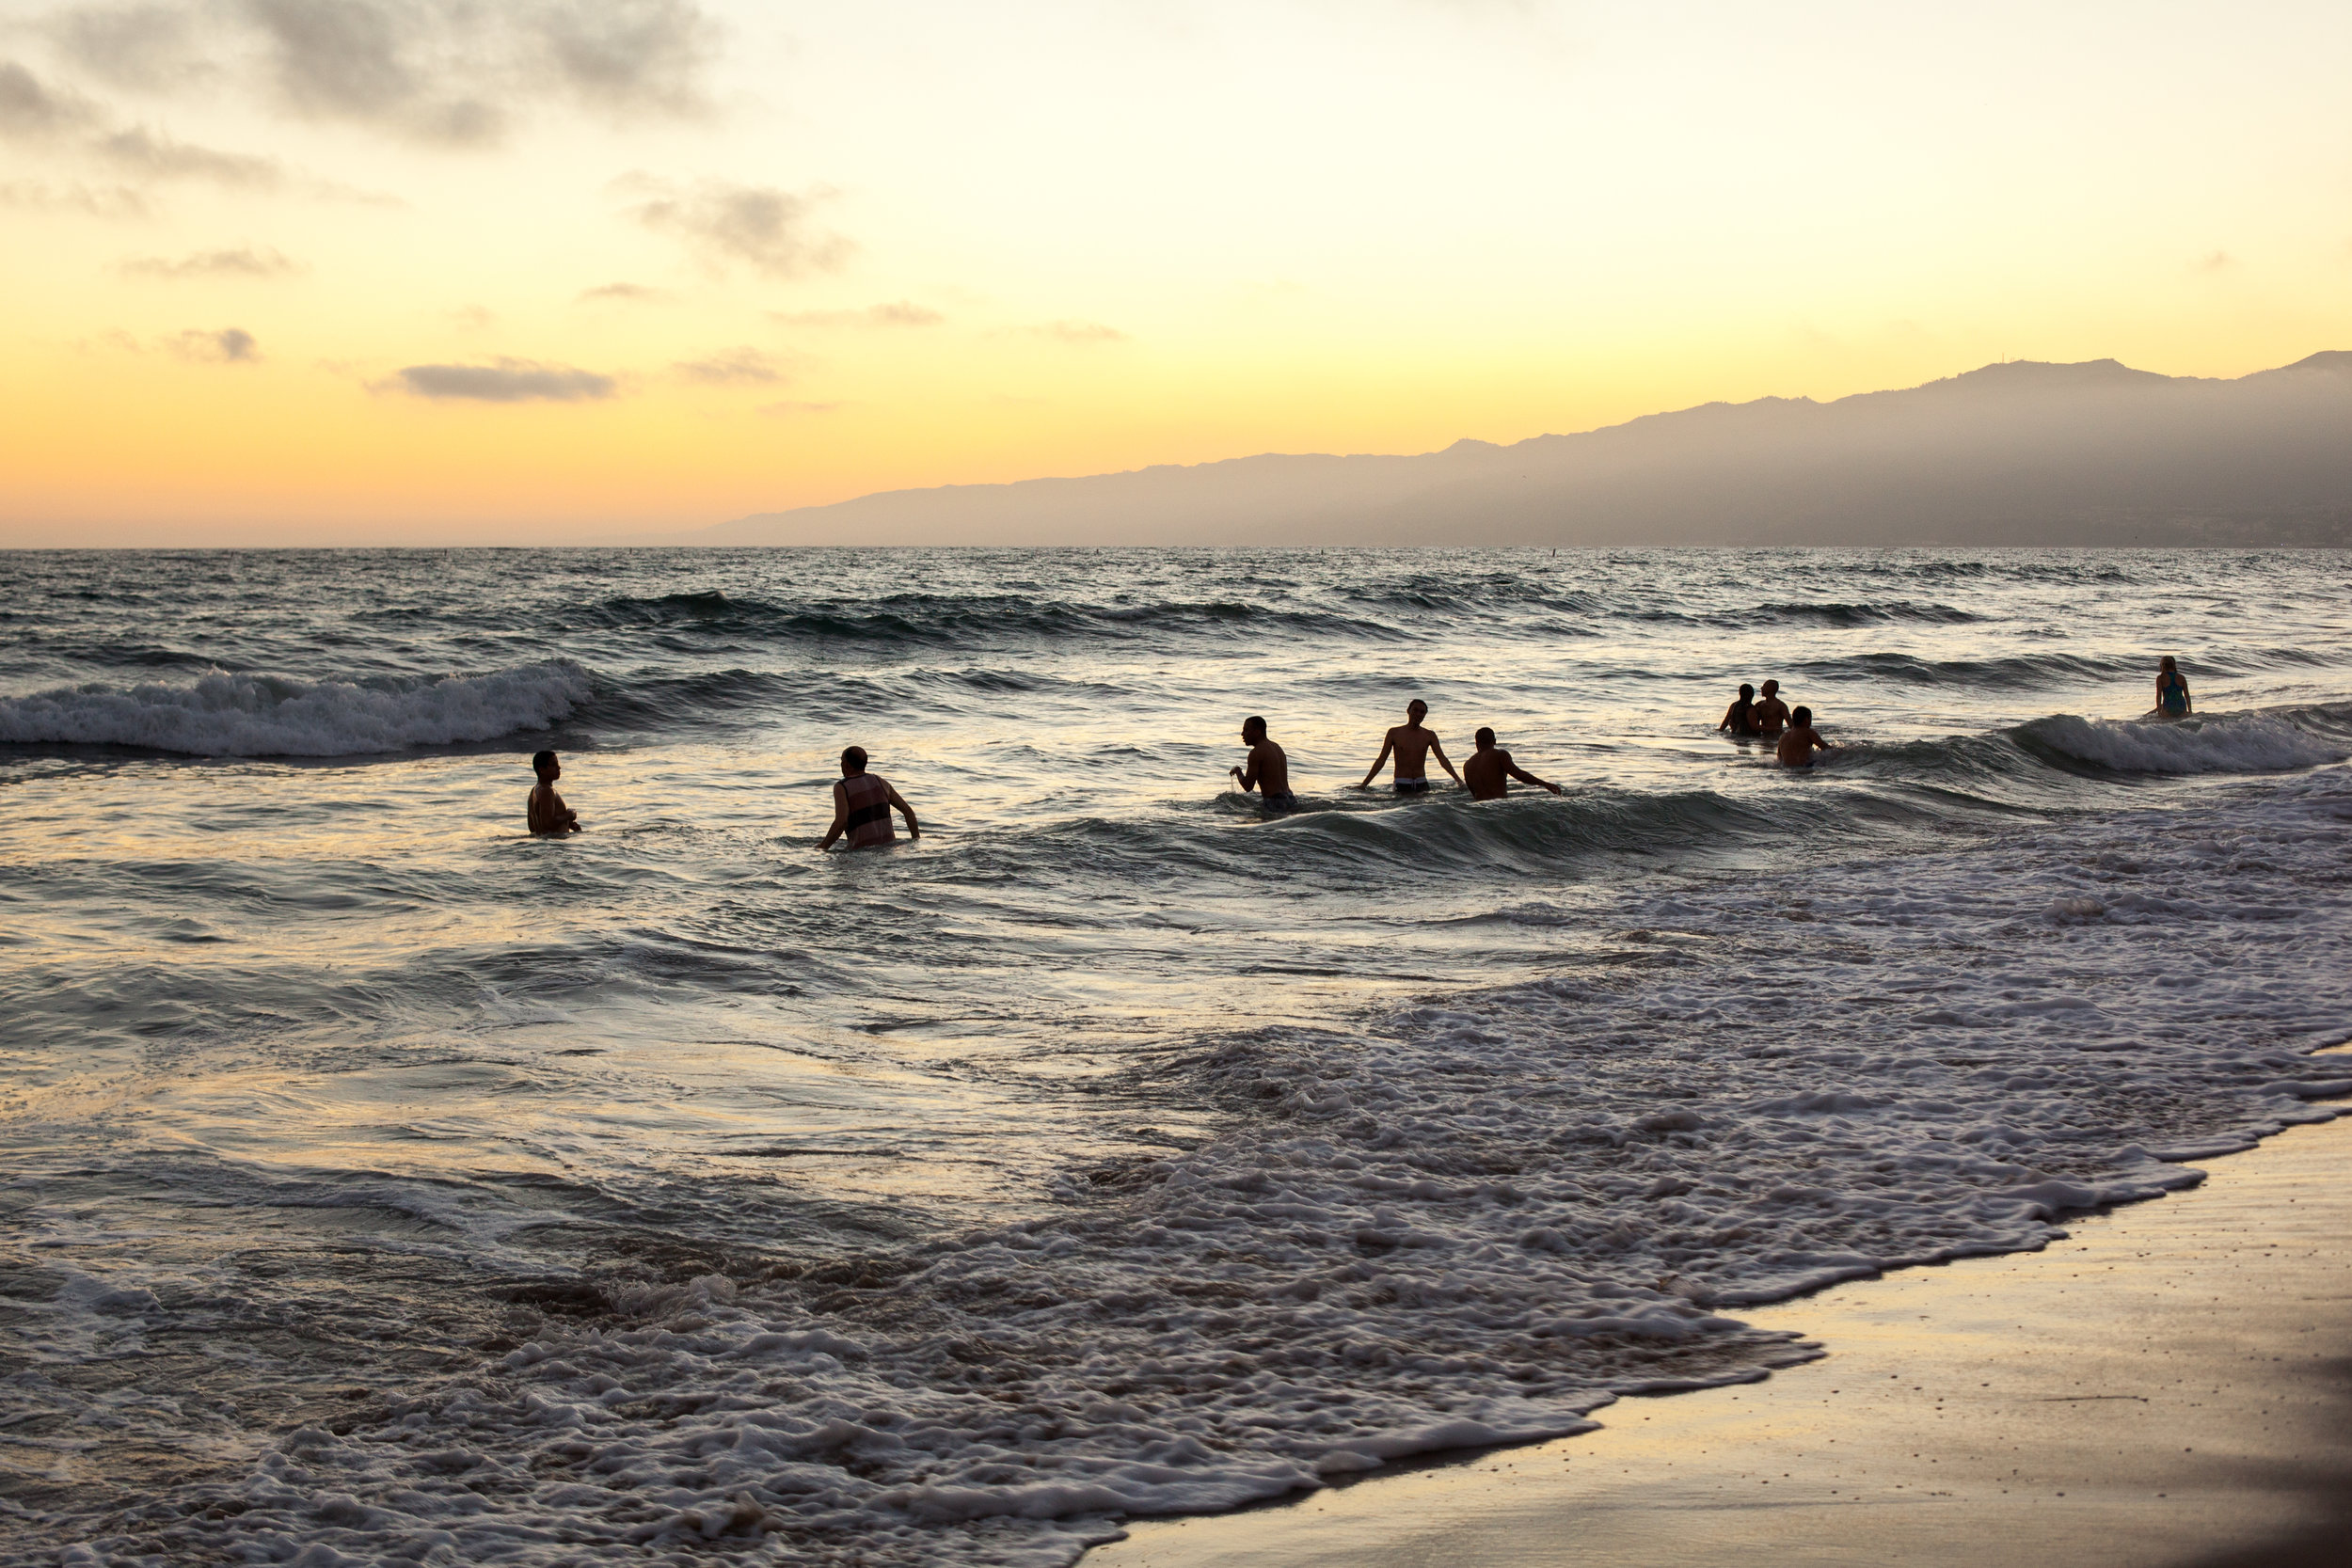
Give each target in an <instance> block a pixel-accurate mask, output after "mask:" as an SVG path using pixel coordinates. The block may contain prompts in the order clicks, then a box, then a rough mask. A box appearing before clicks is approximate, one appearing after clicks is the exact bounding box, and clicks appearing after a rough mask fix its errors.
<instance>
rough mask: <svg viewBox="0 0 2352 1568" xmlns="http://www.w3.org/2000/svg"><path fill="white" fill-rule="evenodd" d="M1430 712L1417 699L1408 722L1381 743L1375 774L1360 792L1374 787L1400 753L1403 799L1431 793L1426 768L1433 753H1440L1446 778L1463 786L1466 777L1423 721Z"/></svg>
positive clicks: (1399, 779) (1398, 765) (1370, 774)
mask: <svg viewBox="0 0 2352 1568" xmlns="http://www.w3.org/2000/svg"><path fill="white" fill-rule="evenodd" d="M1428 712H1429V705H1428V704H1427V703H1424V702H1422V700H1421V699H1420V698H1419V697H1416V698H1414V699H1413V701H1412V705H1410V706H1409V707H1407V708H1406V710H1405V722H1403V723H1402V724H1399V725H1397V726H1396V727H1395V728H1394V729H1392V730H1391V731H1390V732H1389V733H1388V736H1387V737H1386V738H1384V739H1383V740H1382V741H1381V742H1380V754H1379V755H1378V756H1377V757H1375V758H1374V759H1373V763H1372V770H1371V771H1370V772H1368V773H1366V774H1365V775H1364V782H1363V783H1362V784H1358V785H1357V786H1356V787H1357V788H1358V789H1370V788H1371V787H1372V781H1373V780H1374V779H1375V778H1377V777H1378V776H1379V773H1380V769H1381V768H1382V766H1383V765H1384V764H1386V763H1387V762H1388V760H1389V753H1390V752H1395V753H1396V792H1397V793H1398V794H1399V795H1419V794H1421V793H1422V792H1423V791H1425V790H1426V789H1428V787H1429V779H1428V775H1427V772H1426V768H1427V767H1428V761H1427V759H1428V756H1429V753H1430V752H1437V753H1438V767H1440V768H1444V769H1445V772H1446V777H1447V778H1449V779H1452V780H1453V781H1454V783H1455V784H1460V783H1461V782H1462V775H1461V774H1459V773H1456V772H1455V771H1454V764H1452V763H1450V762H1448V761H1446V759H1445V748H1444V747H1443V746H1440V745H1438V732H1437V731H1435V730H1432V729H1429V728H1427V727H1426V726H1424V725H1423V724H1422V718H1423V717H1424V716H1425V715H1426V714H1427V713H1428Z"/></svg>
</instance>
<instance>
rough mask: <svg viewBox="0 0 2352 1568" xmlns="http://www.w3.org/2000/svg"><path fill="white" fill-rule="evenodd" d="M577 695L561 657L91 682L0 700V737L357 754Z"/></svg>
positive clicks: (508, 730) (538, 720)
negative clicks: (500, 664)
mask: <svg viewBox="0 0 2352 1568" xmlns="http://www.w3.org/2000/svg"><path fill="white" fill-rule="evenodd" d="M588 695H589V682H588V673H587V672H586V671H585V670H583V669H581V668H580V666H579V665H577V664H574V663H571V662H570V661H569V660H565V659H553V660H549V661H548V662H547V663H544V664H526V665H521V666H518V667H516V668H514V669H507V670H493V671H490V672H488V673H485V674H478V675H442V676H436V677H430V678H414V677H402V678H385V679H373V680H368V681H364V682H352V681H295V680H286V679H281V678H279V677H278V676H274V675H254V674H237V675H231V674H212V675H206V676H204V677H203V678H201V679H199V680H198V681H197V682H196V683H195V684H194V685H191V686H162V685H145V686H135V687H130V688H123V687H115V686H103V685H95V684H94V685H89V686H79V687H69V688H65V689H59V690H54V691H43V692H39V693H37V694H35V695H32V696H26V697H0V743H6V744H12V745H40V744H48V745H76V746H136V747H141V748H145V749H148V750H151V751H158V752H182V753H184V754H186V755H190V756H238V757H265V756H288V757H342V756H369V755H374V754H379V753H382V752H399V751H405V750H406V749H408V748H409V747H412V746H448V745H454V744H460V743H463V742H467V741H476V740H495V739H497V738H498V737H499V736H507V735H516V734H519V733H523V732H527V731H531V730H540V729H545V728H547V727H548V725H550V724H552V723H554V722H555V721H558V720H560V719H564V718H565V717H567V716H568V715H569V714H570V713H571V712H572V710H573V708H574V707H576V706H577V705H580V704H581V703H583V702H585V701H587V699H588Z"/></svg>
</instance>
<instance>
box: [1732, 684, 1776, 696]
mask: <svg viewBox="0 0 2352 1568" xmlns="http://www.w3.org/2000/svg"><path fill="white" fill-rule="evenodd" d="M1779 689H1780V682H1778V681H1766V682H1765V683H1764V695H1766V696H1767V697H1769V696H1771V695H1772V693H1773V692H1775V691H1778V690H1779ZM1747 691H1748V689H1747V688H1746V687H1744V686H1743V687H1741V688H1740V695H1741V696H1743V697H1744V696H1746V695H1747Z"/></svg>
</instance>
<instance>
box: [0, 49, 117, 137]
mask: <svg viewBox="0 0 2352 1568" xmlns="http://www.w3.org/2000/svg"><path fill="white" fill-rule="evenodd" d="M98 119H99V112H98V106H97V105H96V104H94V103H90V102H89V101H88V100H87V99H84V98H77V97H75V96H73V95H72V94H71V93H62V92H57V91H55V90H53V89H51V88H49V87H42V86H41V85H40V78H38V77H36V76H35V75H34V74H33V73H32V72H31V71H27V70H25V69H24V67H23V66H21V65H19V64H17V63H16V62H15V61H14V60H0V135H4V136H8V137H11V138H14V139H19V140H25V141H32V140H37V139H40V138H43V137H48V136H56V135H64V134H65V133H67V132H70V131H79V130H82V129H84V128H86V127H87V126H90V125H94V124H96V123H97V122H98Z"/></svg>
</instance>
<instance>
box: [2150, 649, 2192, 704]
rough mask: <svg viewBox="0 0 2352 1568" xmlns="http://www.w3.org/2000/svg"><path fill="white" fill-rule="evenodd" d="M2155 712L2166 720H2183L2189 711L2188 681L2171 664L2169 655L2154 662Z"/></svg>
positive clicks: (2174, 665)
mask: <svg viewBox="0 0 2352 1568" xmlns="http://www.w3.org/2000/svg"><path fill="white" fill-rule="evenodd" d="M2156 711H2157V712H2158V713H2161V714H2163V715H2164V716H2165V717H2166V718H2167V719H2185V718H2187V717H2188V716H2189V713H2190V711H2191V709H2190V706H2189V701H2188V679H2187V677H2186V676H2185V675H2183V674H2182V673H2181V672H2180V667H2179V666H2178V665H2176V664H2174V663H2173V662H2172V656H2171V655H2170V654H2167V655H2165V656H2164V657H2162V658H2160V659H2158V660H2157V661H2156Z"/></svg>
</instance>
